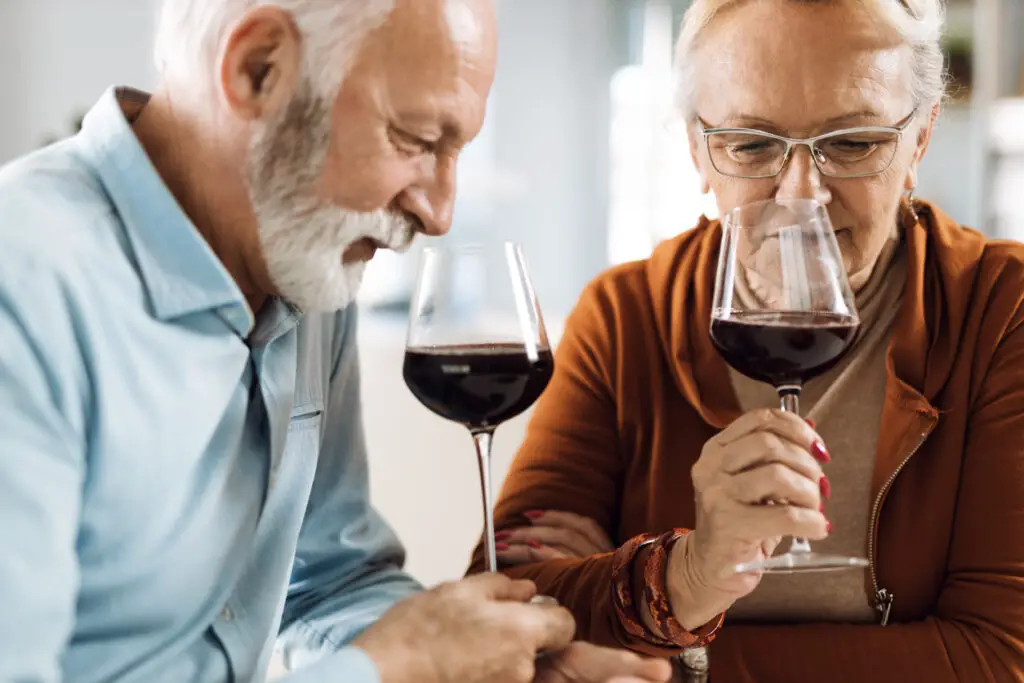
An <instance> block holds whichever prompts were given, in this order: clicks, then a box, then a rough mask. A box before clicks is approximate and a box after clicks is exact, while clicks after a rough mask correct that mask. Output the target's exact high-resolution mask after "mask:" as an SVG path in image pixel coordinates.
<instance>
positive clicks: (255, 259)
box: [133, 90, 270, 313]
mask: <svg viewBox="0 0 1024 683" xmlns="http://www.w3.org/2000/svg"><path fill="white" fill-rule="evenodd" d="M176 104H177V102H176V100H174V99H173V98H172V97H171V96H170V94H169V93H168V92H167V91H166V90H159V91H157V92H156V93H155V94H154V95H153V96H152V98H151V99H150V101H149V103H148V104H147V105H146V106H145V108H143V109H142V112H141V113H140V114H139V117H138V118H137V119H136V120H135V123H134V125H133V129H134V131H135V135H136V136H137V137H138V139H139V143H140V144H141V145H142V147H143V149H145V150H146V154H147V155H148V156H149V158H150V161H151V162H152V163H153V166H154V167H155V168H156V170H157V173H159V174H160V177H161V179H162V180H163V181H164V184H165V185H166V186H167V188H168V190H169V191H170V192H171V194H172V195H173V196H174V198H175V199H176V200H177V201H178V204H179V205H180V206H181V208H182V210H183V211H184V212H185V215H187V216H188V217H189V219H190V220H191V221H192V223H193V224H194V225H195V226H196V229H197V230H198V231H199V233H200V234H201V235H202V236H203V239H205V240H206V242H207V243H208V244H209V245H210V248H211V249H212V250H213V252H214V254H216V256H217V258H218V259H220V262H221V263H222V264H223V265H224V267H225V268H226V269H227V271H228V273H229V274H230V275H231V277H232V278H233V279H234V281H235V283H236V284H237V285H238V288H239V289H240V290H241V291H242V294H243V295H244V296H245V298H246V301H247V302H248V303H249V307H250V308H251V309H252V311H253V313H256V312H258V311H259V310H260V308H262V306H263V304H264V303H265V302H266V299H267V298H268V296H269V294H268V293H269V292H270V287H269V277H268V275H267V273H266V266H265V265H264V261H263V256H262V254H261V253H260V247H259V238H258V232H257V227H256V218H255V216H254V215H253V213H252V208H251V203H250V200H249V196H248V192H247V191H246V187H245V183H244V178H243V175H242V173H243V168H244V161H243V160H242V159H243V158H244V154H241V155H238V156H233V155H232V154H231V152H232V150H230V149H229V147H228V144H227V142H226V141H225V140H223V139H220V138H219V136H217V135H215V134H213V130H214V127H213V126H211V125H208V124H209V123H210V122H209V121H203V120H201V119H200V118H199V117H198V116H196V115H195V114H194V109H192V108H191V107H189V106H188V105H185V106H181V107H178V106H176ZM204 124H207V125H204Z"/></svg>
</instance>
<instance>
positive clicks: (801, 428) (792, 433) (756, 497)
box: [668, 410, 830, 630]
mask: <svg viewBox="0 0 1024 683" xmlns="http://www.w3.org/2000/svg"><path fill="white" fill-rule="evenodd" d="M828 460H829V455H828V451H827V450H826V449H825V446H824V445H823V444H822V442H821V439H820V438H819V437H818V435H817V434H816V433H815V432H814V430H813V429H812V428H811V426H810V425H809V424H808V423H806V422H804V421H803V420H802V419H801V418H800V417H798V416H797V415H794V414H792V413H786V412H782V411H780V410H757V411H754V412H750V413H747V414H746V415H743V416H742V417H740V418H739V419H738V420H736V421H735V422H734V423H732V424H731V425H729V426H728V427H727V428H726V429H724V430H723V431H722V432H721V433H720V434H718V435H717V436H715V437H714V438H712V439H710V440H709V441H708V442H707V443H706V444H704V449H703V450H702V451H701V457H700V460H698V461H697V463H696V464H695V465H694V466H693V469H692V476H693V487H694V491H695V494H696V525H695V528H694V530H693V533H691V534H689V535H688V536H685V537H684V538H683V539H681V540H680V541H679V542H678V543H676V545H675V546H674V547H673V549H672V556H671V557H670V559H669V578H668V589H669V599H670V601H671V603H672V609H673V612H675V614H676V618H677V619H678V620H679V621H680V623H681V624H682V625H683V627H684V628H687V629H690V630H692V629H696V628H699V627H700V626H701V625H703V624H705V623H707V622H708V621H710V620H711V619H712V618H714V617H715V615H717V614H720V613H721V612H723V611H725V610H726V609H728V608H729V607H730V606H731V605H732V603H733V602H735V601H736V600H738V599H739V598H741V597H743V596H745V595H747V594H748V593H750V592H751V591H753V590H754V588H756V587H757V584H758V583H759V582H760V580H761V577H760V575H758V574H737V573H736V572H735V569H734V568H735V567H736V565H737V564H739V563H741V562H750V561H752V560H760V559H764V558H766V557H768V556H770V555H771V554H772V552H774V550H775V546H776V545H778V543H779V540H780V539H781V538H782V537H783V536H803V537H806V538H809V539H812V540H820V539H822V538H825V537H826V536H827V535H828V530H829V527H830V525H829V522H828V520H827V519H825V515H824V514H823V512H824V506H823V503H822V499H823V498H827V497H828V492H829V483H828V479H827V478H826V477H825V476H824V474H823V472H822V470H821V463H823V462H828Z"/></svg>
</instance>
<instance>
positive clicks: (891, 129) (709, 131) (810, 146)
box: [694, 107, 918, 180]
mask: <svg viewBox="0 0 1024 683" xmlns="http://www.w3.org/2000/svg"><path fill="white" fill-rule="evenodd" d="M917 112H918V108H917V107H914V110H913V111H911V112H910V114H908V115H907V116H906V117H905V118H904V119H903V120H902V122H900V123H897V124H896V125H894V126H856V127H854V128H841V129H839V130H833V131H829V132H828V133H822V134H821V135H815V136H814V137H811V138H788V137H786V136H785V135H778V134H776V133H769V132H768V131H766V130H758V129H757V128H708V127H707V124H706V123H705V121H704V119H702V118H701V117H699V116H695V117H694V118H695V119H696V120H697V127H698V128H699V129H700V132H701V135H703V136H704V149H706V150H707V152H708V159H710V160H711V165H712V166H713V167H714V169H715V171H717V172H718V173H720V174H722V175H724V176H726V177H727V178H740V179H742V180H764V179H767V178H777V177H778V176H779V175H781V174H782V172H783V171H784V170H786V164H788V163H789V159H790V155H791V154H792V153H793V147H795V146H800V145H803V146H804V147H806V148H807V151H808V152H810V154H811V159H812V160H813V161H814V167H815V168H817V169H818V172H819V173H821V174H822V175H823V176H825V177H827V178H839V179H841V180H848V179H852V178H870V177H871V176H876V175H881V174H882V173H885V172H886V171H888V170H889V168H890V167H891V166H892V162H893V161H895V160H896V153H895V152H893V155H892V158H891V159H889V163H888V164H886V165H885V168H882V169H881V170H878V171H872V172H870V173H858V174H855V175H841V176H837V175H832V174H829V173H826V172H825V171H824V170H822V168H821V163H820V162H819V161H818V157H817V156H816V155H815V153H814V152H815V149H814V145H815V144H816V143H818V142H820V141H821V140H825V139H827V138H830V137H838V136H841V135H849V134H851V133H881V132H885V133H895V134H896V146H897V147H899V145H900V143H901V142H903V133H904V132H905V131H906V130H907V128H909V127H910V124H911V123H912V122H913V121H914V119H915V118H917ZM719 133H746V134H748V135H749V134H754V135H762V136H764V137H767V138H772V139H774V140H779V141H780V142H784V143H786V153H785V154H784V155H783V157H782V165H781V166H779V170H778V171H776V172H775V173H772V174H771V175H758V176H743V175H732V174H730V173H724V172H722V171H721V170H719V168H718V165H717V164H715V160H714V157H713V156H712V155H711V143H710V142H709V139H710V138H711V136H712V135H716V134H719Z"/></svg>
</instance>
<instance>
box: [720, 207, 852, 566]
mask: <svg viewBox="0 0 1024 683" xmlns="http://www.w3.org/2000/svg"><path fill="white" fill-rule="evenodd" d="M859 329H860V318H859V316H858V314H857V309H856V305H855V302H854V297H853V292H852V290H851V289H850V284H849V282H848V280H847V277H846V271H845V269H844V267H843V259H842V254H841V253H840V250H839V246H838V244H837V242H836V238H835V232H834V231H833V229H832V225H831V222H830V221H829V217H828V213H827V211H826V210H825V207H824V206H822V205H821V204H820V203H818V202H816V201H814V200H810V199H788V200H787V199H771V200H767V201H762V202H756V203H754V204H748V205H745V206H741V207H739V208H737V209H734V210H733V211H731V212H729V213H728V214H726V215H725V216H724V217H723V220H722V246H721V251H720V253H719V260H718V270H717V273H716V279H715V294H714V305H713V308H712V314H711V329H710V334H711V340H712V342H713V344H714V345H715V347H716V348H717V349H718V352H719V353H720V354H721V356H722V358H723V359H724V360H725V361H726V363H728V364H729V365H731V366H732V367H733V369H735V370H736V371H737V372H739V373H741V374H743V375H746V376H747V377H750V378H751V379H753V380H756V381H760V382H766V383H769V384H771V385H772V386H774V387H775V390H776V392H777V393H778V395H779V399H780V404H781V407H782V410H785V411H789V412H794V413H798V414H799V395H800V390H801V388H802V386H803V384H804V383H805V382H807V381H809V380H811V379H813V378H814V377H817V376H819V375H821V374H822V373H824V372H826V371H827V370H828V369H829V368H831V367H833V366H834V365H835V364H836V363H838V362H839V361H840V360H841V359H842V358H843V356H844V355H845V354H846V352H847V351H848V350H849V349H850V347H851V346H852V345H853V342H854V340H855V339H856V337H857V334H858V331H859ZM775 502H776V503H779V504H785V502H786V501H775ZM864 566H867V561H866V560H864V559H863V558H851V557H844V556H838V555H827V554H822V553H815V552H813V551H812V550H811V547H810V544H809V543H808V542H807V540H806V539H803V538H794V539H793V543H792V545H791V547H790V549H789V551H788V552H786V553H783V554H780V555H776V556H773V557H770V558H767V559H765V560H761V561H755V562H750V563H745V564H741V565H738V566H737V567H736V571H738V572H748V571H761V572H780V573H793V572H801V571H823V570H830V569H847V568H857V567H864Z"/></svg>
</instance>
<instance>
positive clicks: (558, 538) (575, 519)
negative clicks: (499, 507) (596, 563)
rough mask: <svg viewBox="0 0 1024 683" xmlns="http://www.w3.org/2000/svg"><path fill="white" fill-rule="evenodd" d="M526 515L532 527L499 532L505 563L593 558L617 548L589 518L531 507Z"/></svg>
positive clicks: (499, 558) (500, 546) (499, 559)
mask: <svg viewBox="0 0 1024 683" xmlns="http://www.w3.org/2000/svg"><path fill="white" fill-rule="evenodd" d="M526 517H527V518H528V519H529V520H530V522H531V526H525V527H515V528H512V529H505V530H504V531H500V532H498V533H497V534H495V536H494V540H495V541H496V542H497V547H498V561H499V562H500V563H501V564H503V565H506V566H508V565H517V564H528V563H531V562H541V561H543V560H555V559H560V558H565V557H580V558H582V557H590V556H591V555H599V554H601V553H610V552H611V551H613V550H614V549H615V547H614V546H613V545H612V542H611V539H609V538H608V534H607V533H605V531H604V529H602V528H601V526H600V525H599V524H598V523H597V522H595V521H594V520H592V519H590V518H589V517H583V516H581V515H577V514H574V513H572V512H562V511H559V510H531V511H529V512H527V513H526Z"/></svg>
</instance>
